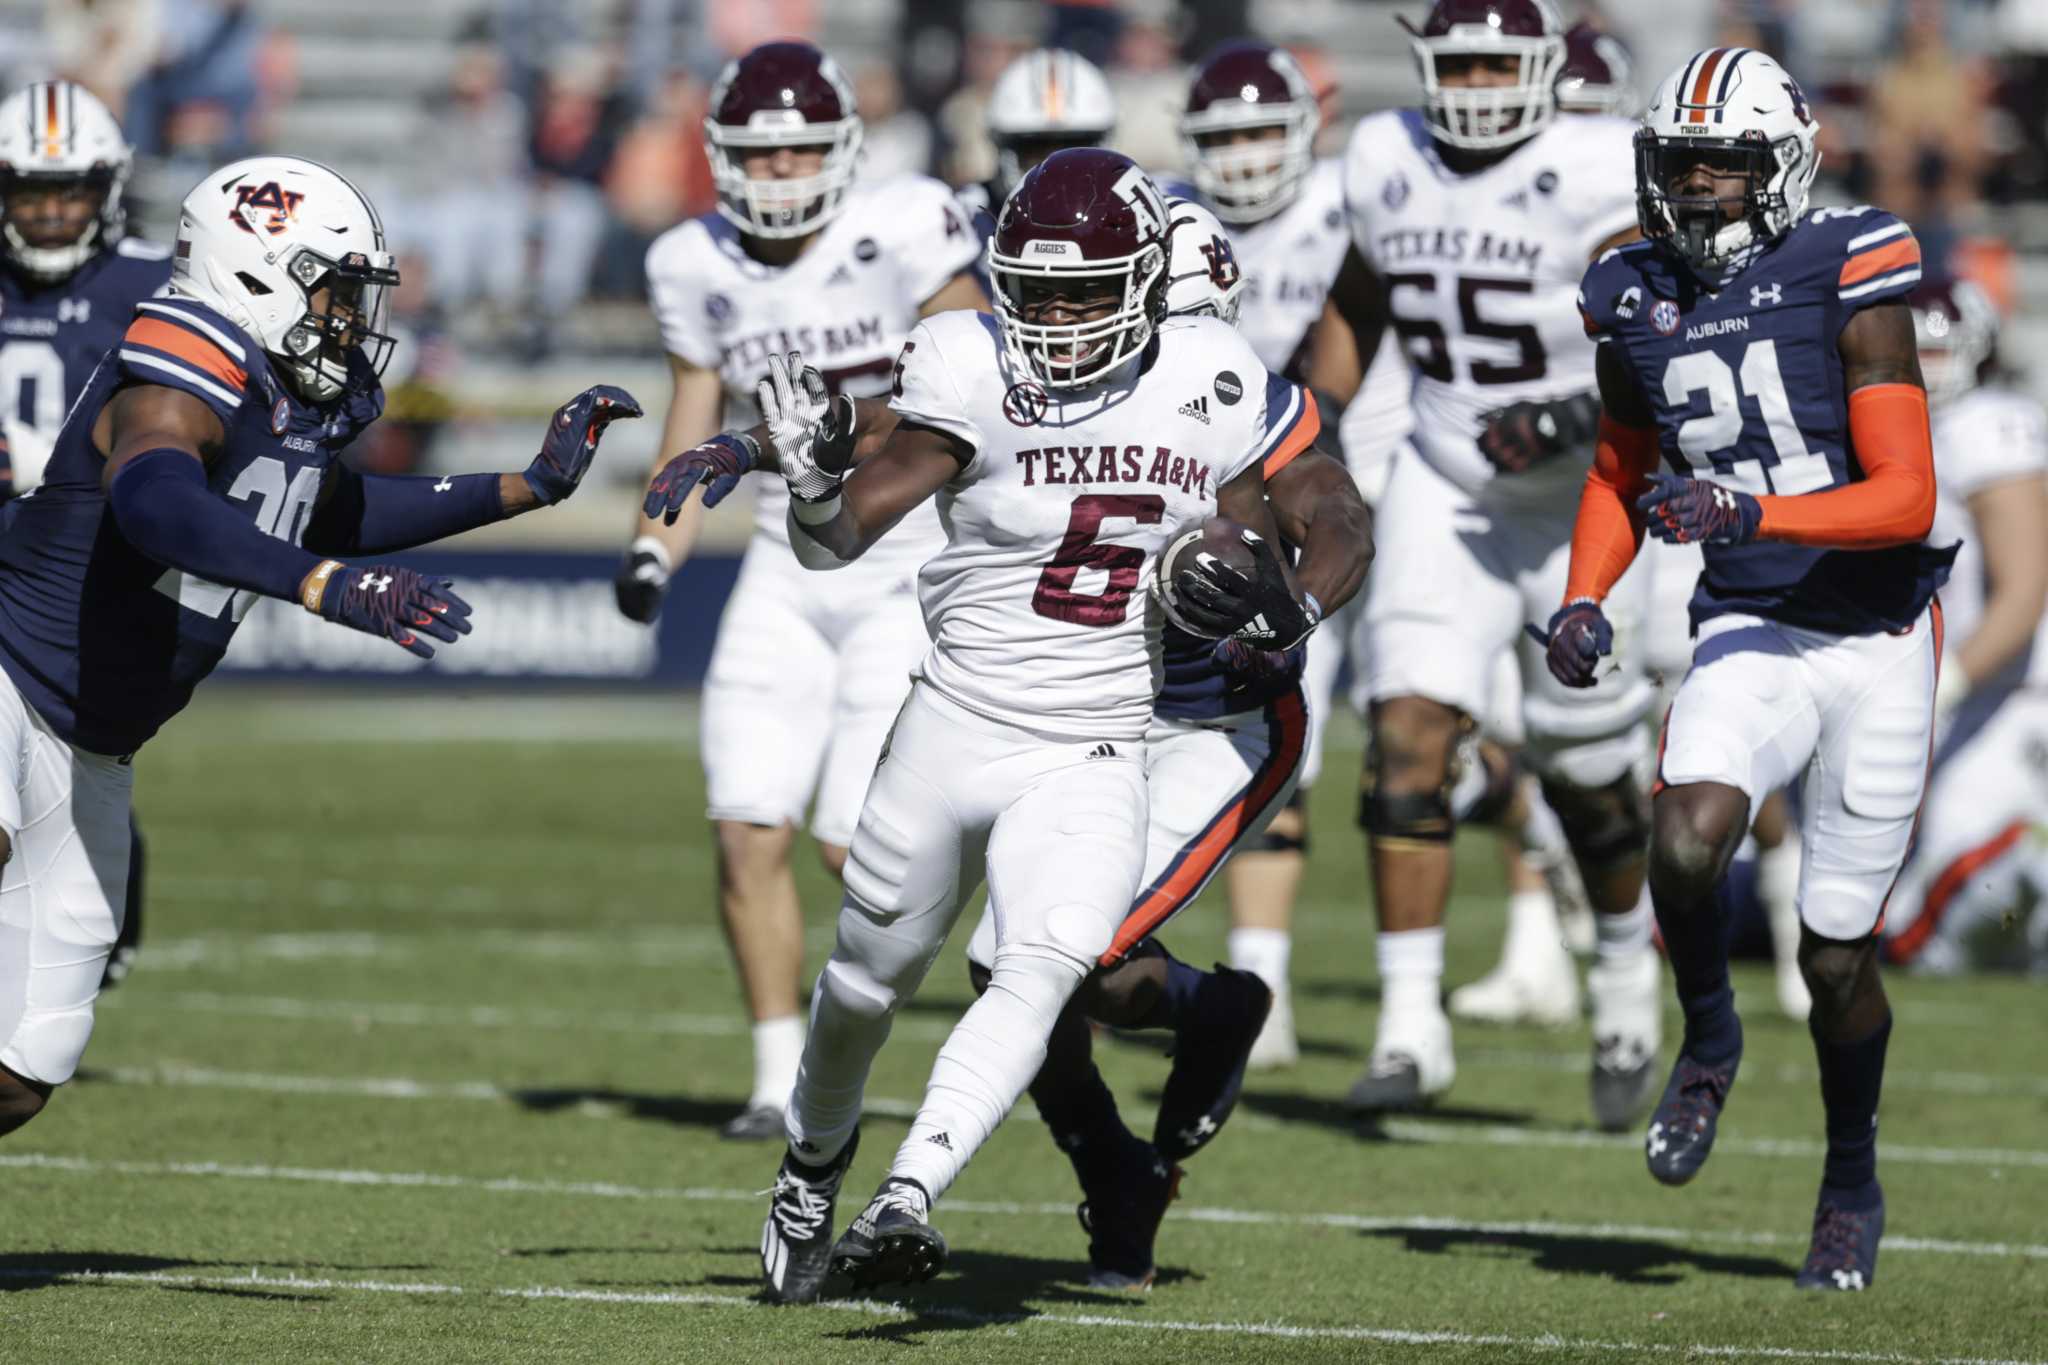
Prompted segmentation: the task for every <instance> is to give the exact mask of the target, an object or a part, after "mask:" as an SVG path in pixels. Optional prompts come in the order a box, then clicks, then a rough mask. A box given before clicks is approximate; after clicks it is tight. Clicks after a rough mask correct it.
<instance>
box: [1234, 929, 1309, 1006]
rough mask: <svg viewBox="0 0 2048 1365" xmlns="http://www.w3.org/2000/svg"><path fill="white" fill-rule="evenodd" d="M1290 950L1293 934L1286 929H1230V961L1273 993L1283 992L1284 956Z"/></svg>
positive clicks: (1285, 969) (1285, 967)
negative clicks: (1264, 984) (1261, 982)
mask: <svg viewBox="0 0 2048 1365" xmlns="http://www.w3.org/2000/svg"><path fill="white" fill-rule="evenodd" d="M1293 951H1294V936H1293V935H1292V934H1290V933H1288V932H1287V931H1286V930H1285V929H1232V930H1231V931H1230V965H1231V966H1233V967H1235V968H1237V969H1238V970H1239V971H1241V972H1250V973H1251V974H1252V975H1253V976H1256V977H1257V978H1258V979H1259V980H1261V981H1263V982H1265V983H1266V987H1267V989H1269V990H1271V991H1272V992H1273V994H1275V995H1282V994H1285V993H1286V990H1287V960H1288V958H1289V957H1291V956H1292V955H1293Z"/></svg>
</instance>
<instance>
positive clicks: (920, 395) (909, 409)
mask: <svg viewBox="0 0 2048 1365" xmlns="http://www.w3.org/2000/svg"><path fill="white" fill-rule="evenodd" d="M977 316H978V315H977V314H973V313H964V314H954V313H940V314H938V315H936V316H935V317H931V318H927V319H926V320H925V321H923V322H920V323H919V324H918V325H917V326H916V327H915V328H914V329H913V330H912V331H911V333H910V336H909V338H908V339H907V340H905V341H904V343H903V350H902V352H901V353H900V354H899V355H898V356H897V357H896V379H895V383H894V385H893V386H892V387H891V389H890V394H889V408H890V410H891V411H892V412H894V413H895V414H896V415H897V416H898V417H900V418H902V419H903V420H904V421H906V422H915V423H917V424H918V425H919V426H926V427H933V428H936V429H937V430H939V431H943V432H945V433H947V434H948V435H951V436H957V437H959V438H960V439H961V440H962V441H964V442H966V443H967V444H968V445H969V446H971V447H973V448H974V452H975V458H976V459H979V458H980V457H981V450H982V447H983V446H985V445H986V444H987V438H986V436H985V435H984V434H983V432H982V429H981V424H980V422H978V421H977V420H976V419H975V417H974V415H973V414H972V413H971V412H969V411H968V406H967V399H966V396H965V395H964V394H963V393H962V392H961V390H960V384H959V381H957V380H956V379H955V378H954V377H953V372H952V370H951V368H950V367H949V366H948V364H947V356H946V351H945V342H944V341H943V340H942V339H941V338H942V337H944V336H946V335H949V334H951V335H954V336H955V337H956V339H957V337H958V335H959V333H960V331H961V330H964V329H956V328H955V327H954V325H953V322H954V319H955V318H975V317H977ZM970 335H971V334H970Z"/></svg>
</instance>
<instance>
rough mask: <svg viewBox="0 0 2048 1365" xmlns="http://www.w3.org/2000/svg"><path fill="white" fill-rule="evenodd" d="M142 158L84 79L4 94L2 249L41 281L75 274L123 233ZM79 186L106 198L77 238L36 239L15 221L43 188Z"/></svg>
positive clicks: (0, 111)
mask: <svg viewBox="0 0 2048 1365" xmlns="http://www.w3.org/2000/svg"><path fill="white" fill-rule="evenodd" d="M134 163H135V151H134V149H133V148H132V147H130V146H129V145H128V139H127V138H125V137H123V136H122V135H121V125H120V124H118V123H116V122H115V121H114V116H113V115H112V114H110V113H108V112H107V107H106V106H105V105H104V104H101V103H100V102H99V100H98V99H97V98H95V97H94V95H93V93H92V92H91V91H89V90H87V89H86V88H85V87H84V86H82V85H78V84H76V83H74V82H72V81H43V82H39V83H37V84H35V85H31V86H29V87H28V88H27V89H26V90H17V91H15V92H14V93H13V94H12V95H9V96H8V97H7V98H6V99H5V100H0V206H5V208H4V210H0V250H4V251H5V252H6V255H7V259H8V260H10V261H12V262H13V263H14V264H15V265H16V266H18V267H20V269H21V270H22V271H23V272H24V273H26V274H27V275H29V276H31V277H32V278H34V279H37V280H41V281H44V282H46V283H48V282H54V281H57V280H61V279H64V278H66V277H67V276H69V275H71V274H72V273H73V272H74V271H76V270H77V269H78V268H79V267H80V266H82V265H84V264H85V263H86V262H87V261H89V260H91V259H92V257H93V254H94V253H95V252H99V251H103V250H105V249H107V248H108V247H111V246H112V245H113V244H114V243H115V242H117V241H119V240H120V239H121V234H122V232H123V231H124V230H125V228H126V226H127V221H128V218H127V212H126V210H125V209H123V208H122V206H121V192H122V191H123V190H124V189H125V188H126V187H127V184H128V172H129V170H130V168H131V167H132V166H133V165H134ZM71 188H81V189H85V190H88V191H97V192H98V194H99V196H100V201H99V208H98V211H97V212H95V213H94V215H93V216H92V218H91V219H90V220H89V221H88V222H87V223H86V225H85V227H84V229H83V230H82V231H80V233H79V234H78V236H77V238H76V239H75V240H73V241H69V242H64V243H59V244H38V243H35V242H31V241H29V240H28V237H27V236H26V235H24V233H23V232H22V230H21V227H20V225H17V224H16V222H15V221H14V217H13V206H14V205H15V203H16V202H17V200H18V199H19V198H25V197H28V196H30V195H33V194H34V193H35V192H36V191H38V190H43V189H49V190H60V191H61V190H67V189H71Z"/></svg>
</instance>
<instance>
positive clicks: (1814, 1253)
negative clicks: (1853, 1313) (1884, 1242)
mask: <svg viewBox="0 0 2048 1365" xmlns="http://www.w3.org/2000/svg"><path fill="white" fill-rule="evenodd" d="M1883 1236H1884V1190H1883V1189H1882V1188H1881V1187H1880V1186H1879V1185H1878V1183H1877V1182H1876V1181H1875V1180H1873V1181H1871V1182H1870V1183H1869V1184H1868V1185H1865V1186H1864V1187H1863V1188H1862V1189H1860V1190H1853V1191H1836V1192H1830V1191H1829V1190H1828V1188H1827V1187H1826V1186H1822V1187H1821V1192H1820V1205H1819V1207H1817V1208H1815V1209H1814V1211H1813V1243H1812V1245H1811V1246H1809V1247H1808V1248H1807V1252H1806V1264H1805V1265H1803V1266H1801V1267H1799V1278H1798V1279H1796V1280H1794V1281H1793V1282H1792V1283H1793V1284H1794V1285H1795V1286H1797V1287H1798V1288H1800V1289H1825V1290H1833V1291H1837V1292H1842V1291H1847V1292H1851V1293H1853V1292H1855V1291H1858V1290H1863V1289H1868V1288H1870V1286H1871V1285H1872V1284H1873V1283H1875V1282H1876V1280H1877V1243H1878V1239H1879V1238H1881V1237H1883Z"/></svg>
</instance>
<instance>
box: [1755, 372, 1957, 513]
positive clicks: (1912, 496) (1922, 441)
mask: <svg viewBox="0 0 2048 1365" xmlns="http://www.w3.org/2000/svg"><path fill="white" fill-rule="evenodd" d="M1849 441H1850V448H1851V449H1852V450H1854V451H1855V452H1856V462H1857V463H1858V464H1860V465H1862V466H1863V478H1862V479H1861V480H1859V481H1858V482H1856V483H1852V484H1850V485H1849V486H1848V487H1846V488H1830V489H1828V490H1827V491H1826V492H1824V493H1799V494H1792V495H1773V496H1766V497H1760V498H1758V499H1757V502H1758V503H1759V504H1760V505H1761V506H1762V507H1763V511H1764V516H1763V521H1762V523H1761V524H1760V525H1759V526H1758V528H1757V538H1758V539H1759V540H1782V541H1786V542H1789V543H1791V544H1793V545H1818V546H1824V547H1826V548H1828V549H1836V550H1881V549H1883V548H1885V547H1886V546H1887V545H1911V544H1913V543H1914V542H1916V541H1918V540H1921V539H1923V538H1924V537H1925V536H1926V535H1927V531H1928V528H1929V527H1930V526H1932V525H1933V524H1934V437H1933V435H1932V434H1931V433H1930V432H1929V430H1928V427H1927V392H1926V390H1924V389H1922V388H1920V387H1919V386H1918V385H1914V384H1871V385H1868V386H1866V387H1864V388H1860V389H1858V390H1856V392H1854V393H1852V394H1850V395H1849Z"/></svg>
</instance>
